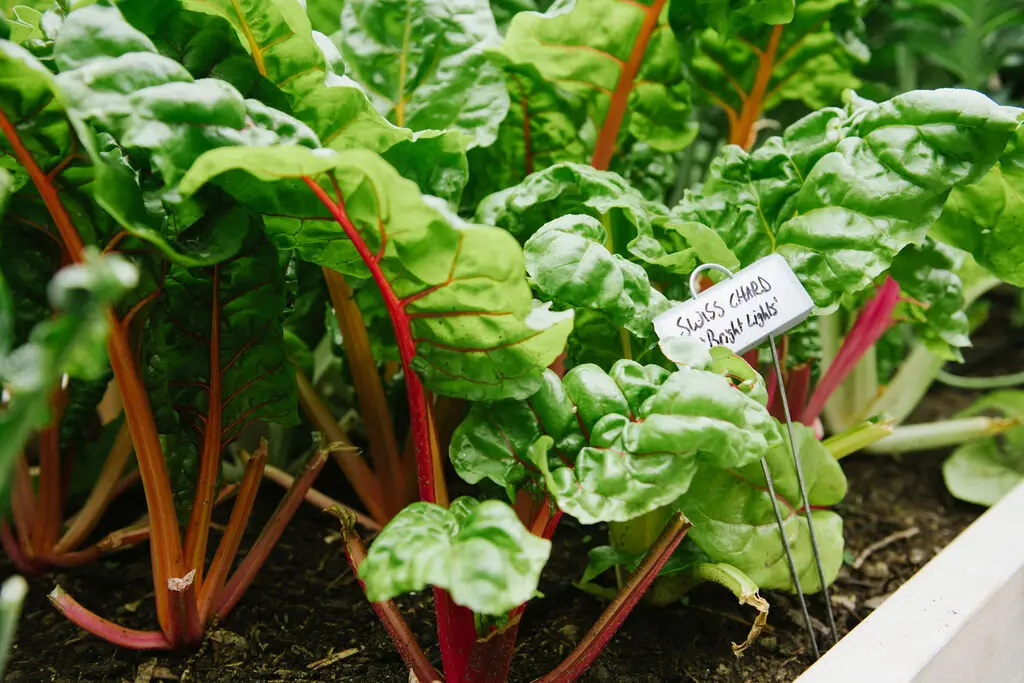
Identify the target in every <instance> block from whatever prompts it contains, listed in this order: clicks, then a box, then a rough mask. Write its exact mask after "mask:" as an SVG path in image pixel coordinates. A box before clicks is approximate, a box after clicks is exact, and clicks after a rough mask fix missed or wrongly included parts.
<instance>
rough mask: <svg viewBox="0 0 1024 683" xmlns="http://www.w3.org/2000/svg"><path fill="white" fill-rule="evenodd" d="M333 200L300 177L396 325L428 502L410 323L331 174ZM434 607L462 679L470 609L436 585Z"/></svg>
mask: <svg viewBox="0 0 1024 683" xmlns="http://www.w3.org/2000/svg"><path fill="white" fill-rule="evenodd" d="M331 180H332V182H333V183H334V189H335V195H336V197H335V199H331V197H330V195H328V194H327V191H326V190H324V188H323V187H321V186H320V184H319V183H317V182H316V181H315V180H313V179H312V178H309V177H304V178H303V181H304V182H305V183H306V185H307V186H308V187H309V189H310V190H312V192H313V194H315V195H316V196H317V198H318V199H319V200H320V202H321V203H322V204H323V205H324V206H325V207H326V208H327V210H328V211H329V212H330V214H331V216H332V217H333V218H334V220H335V221H337V223H338V225H340V226H341V228H342V230H344V231H345V235H346V236H347V237H348V238H349V240H350V241H351V242H352V245H353V246H354V247H355V248H356V251H357V252H358V253H359V257H360V258H361V259H362V260H363V263H365V264H366V267H367V269H369V271H370V275H371V276H372V277H373V281H374V283H375V284H376V285H377V288H378V289H379V290H380V293H381V296H382V297H383V298H384V305H385V307H386V308H387V310H388V315H389V316H390V318H391V326H392V327H393V328H394V330H395V340H396V341H397V343H398V352H399V355H400V356H401V359H402V371H403V375H404V377H405V388H406V393H407V394H408V401H409V421H410V424H411V429H412V439H413V443H414V445H415V454H416V474H417V480H418V482H419V493H420V499H421V500H423V501H426V502H428V503H437V502H438V493H437V489H438V486H437V482H435V479H434V461H433V450H432V448H431V438H430V424H429V418H428V411H427V399H426V394H425V392H424V388H423V384H422V382H421V381H420V378H419V375H417V374H416V373H415V372H413V370H412V360H413V358H414V357H415V355H416V345H415V343H414V342H413V336H412V328H411V325H410V320H409V315H408V313H406V310H405V304H404V303H403V301H402V300H400V299H399V298H398V296H397V295H396V294H395V292H394V290H393V289H392V287H391V283H390V282H388V279H387V277H386V276H385V275H384V271H383V270H382V269H381V265H380V259H381V256H382V255H383V254H384V250H383V249H380V250H379V251H378V253H376V254H374V253H372V252H371V251H370V248H369V247H368V246H367V244H366V241H365V240H364V239H363V237H362V235H361V234H360V232H359V230H358V229H357V228H356V226H355V225H354V224H353V223H352V221H351V219H350V218H349V216H348V213H347V212H346V211H345V205H344V199H343V197H342V196H341V192H340V189H339V188H338V185H337V183H336V182H334V178H333V176H332V177H331ZM381 240H382V241H384V242H383V243H384V244H386V240H387V235H386V234H385V233H383V232H382V233H381ZM434 608H435V611H436V613H437V636H438V641H439V643H440V647H441V656H442V659H443V663H444V668H445V672H446V673H447V675H448V677H449V678H451V679H452V680H455V681H459V680H462V675H463V673H464V672H465V670H466V667H467V666H468V664H469V655H470V650H471V649H472V645H473V643H474V642H475V640H476V629H475V626H474V620H473V614H472V613H471V612H470V611H469V610H467V609H464V608H462V607H459V606H458V605H456V604H455V603H453V602H452V600H451V598H450V596H448V594H447V593H446V592H445V591H443V590H440V589H437V590H435V591H434Z"/></svg>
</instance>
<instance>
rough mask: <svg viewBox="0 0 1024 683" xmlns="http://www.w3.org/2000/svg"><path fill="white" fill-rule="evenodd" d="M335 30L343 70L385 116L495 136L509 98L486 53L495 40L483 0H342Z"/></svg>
mask: <svg viewBox="0 0 1024 683" xmlns="http://www.w3.org/2000/svg"><path fill="white" fill-rule="evenodd" d="M338 36H339V41H340V47H341V53H342V56H343V58H344V61H345V64H346V66H347V73H348V75H349V76H350V77H352V78H354V79H355V80H356V81H358V82H359V83H360V84H361V85H362V86H363V87H364V88H365V90H366V92H367V93H368V94H369V97H370V99H371V101H372V102H373V103H374V105H375V106H376V108H377V110H378V111H379V112H380V113H381V114H384V115H385V116H386V117H387V118H388V119H389V120H391V121H392V122H394V123H395V124H397V125H399V126H405V127H407V128H410V129H412V130H415V131H420V130H447V129H455V130H458V131H461V132H462V133H464V134H465V135H466V136H468V137H469V139H470V143H469V146H470V147H476V146H484V147H486V146H487V145H490V144H491V143H492V142H494V140H495V138H496V137H497V128H498V124H499V123H501V120H502V119H503V118H505V114H506V113H507V112H508V103H509V98H508V92H507V91H506V90H505V80H504V75H503V74H502V71H501V68H500V67H498V66H497V65H495V64H493V63H491V62H490V61H489V60H488V59H487V57H486V55H485V51H486V50H487V49H488V48H493V47H496V46H497V44H498V42H499V40H500V37H499V35H498V29H497V26H496V25H495V23H494V16H493V15H492V14H491V8H490V6H489V5H488V3H487V0H349V1H348V2H346V3H345V7H344V9H343V10H342V13H341V31H340V32H339V34H338Z"/></svg>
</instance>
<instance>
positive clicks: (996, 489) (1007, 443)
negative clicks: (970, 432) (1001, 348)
mask: <svg viewBox="0 0 1024 683" xmlns="http://www.w3.org/2000/svg"><path fill="white" fill-rule="evenodd" d="M960 415H961V416H962V417H969V416H972V415H993V416H998V417H1006V418H1010V419H1015V420H1024V392H1021V391H994V392H992V393H990V394H988V395H987V396H984V397H983V398H981V399H980V400H978V401H977V402H975V403H974V404H973V405H972V406H971V407H970V408H968V409H967V410H965V411H963V412H962V413H961V414H960ZM942 476H943V478H944V479H945V480H946V487H947V488H948V489H949V492H950V493H952V494H953V495H954V496H956V497H957V498H959V499H960V500H966V501H967V502H968V503H975V504H977V505H995V504H996V503H997V502H999V499H1000V498H1002V497H1003V496H1004V495H1006V494H1007V493H1009V492H1010V491H1012V490H1013V489H1014V488H1015V487H1016V486H1017V485H1019V484H1020V483H1021V482H1022V481H1024V426H1017V427H1011V428H1010V429H1009V430H1007V431H1006V432H1003V434H1001V435H999V436H994V437H990V438H987V439H982V440H980V441H972V442H970V443H966V444H964V445H962V446H959V447H958V448H957V449H956V450H955V451H953V454H952V455H950V456H949V458H947V459H946V462H944V463H943V464H942Z"/></svg>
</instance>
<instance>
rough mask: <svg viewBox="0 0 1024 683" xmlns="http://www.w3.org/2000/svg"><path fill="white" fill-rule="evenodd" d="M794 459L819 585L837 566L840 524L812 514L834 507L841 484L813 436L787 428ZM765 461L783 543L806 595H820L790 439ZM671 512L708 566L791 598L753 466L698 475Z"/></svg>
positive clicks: (832, 516) (838, 471)
mask: <svg viewBox="0 0 1024 683" xmlns="http://www.w3.org/2000/svg"><path fill="white" fill-rule="evenodd" d="M793 429H794V432H795V435H796V439H797V451H798V453H799V455H800V462H801V464H802V466H803V472H804V478H805V481H806V482H807V495H808V499H809V500H810V504H811V506H812V508H814V510H813V512H812V515H813V517H814V528H815V531H816V532H817V538H818V544H819V548H820V550H821V559H822V563H823V564H824V569H825V579H826V581H829V582H831V581H833V580H834V579H835V576H836V574H837V573H838V571H839V567H840V565H841V564H842V560H843V521H842V518H840V517H839V515H838V514H836V513H834V512H832V511H830V510H827V509H819V507H820V508H825V507H828V506H832V505H835V504H836V503H838V502H839V501H841V500H842V499H843V496H844V495H846V478H845V477H844V476H843V471H842V468H840V466H839V463H838V462H836V460H835V459H834V458H833V457H832V456H831V455H830V454H829V452H828V450H826V449H825V448H824V447H823V446H822V445H821V443H820V442H819V441H818V440H817V439H816V438H815V436H814V430H813V429H811V428H809V427H805V426H804V425H801V424H794V425H793ZM781 431H782V432H783V441H782V442H781V443H778V444H777V445H775V446H774V448H772V449H771V450H770V451H769V452H768V454H767V459H768V466H769V468H770V469H771V472H772V478H773V480H774V483H775V491H776V497H777V498H778V500H779V504H780V507H781V509H782V513H783V520H784V522H783V526H784V528H785V529H786V538H787V539H788V540H789V545H790V548H791V549H792V551H793V558H794V560H795V562H796V566H797V571H798V574H799V577H800V585H801V587H802V588H803V589H804V590H805V591H818V590H820V589H821V586H820V585H819V584H820V582H819V580H818V574H817V569H816V567H815V564H814V557H813V554H812V552H811V544H810V535H809V532H808V529H807V520H806V518H805V517H804V514H803V511H802V510H800V509H799V508H800V503H799V501H800V489H799V487H798V485H797V481H796V470H795V468H794V466H793V455H792V453H791V452H790V449H789V437H788V436H787V435H786V434H785V433H784V432H785V430H781ZM676 506H677V507H678V508H679V510H680V511H682V513H683V514H684V515H686V517H687V518H688V519H690V521H692V522H693V529H691V530H690V533H689V537H690V539H691V540H692V541H693V542H694V543H696V544H697V546H698V547H699V548H700V549H701V550H703V551H704V552H705V553H707V554H708V556H710V557H711V558H712V560H714V561H715V562H726V563H728V564H731V565H733V566H734V567H736V568H737V569H739V570H740V571H742V572H743V573H745V574H747V575H748V576H749V577H750V578H751V579H753V581H754V583H756V584H757V585H758V586H760V587H761V588H782V589H787V590H792V579H791V578H790V575H789V567H788V564H787V562H786V555H785V551H784V550H783V547H782V543H781V542H780V541H779V529H778V526H777V524H776V520H775V513H774V512H773V510H772V504H771V500H770V499H769V497H768V493H767V491H766V483H765V480H764V474H763V472H762V469H761V465H760V463H757V462H755V463H752V464H748V465H746V466H743V467H735V468H710V467H705V468H701V469H699V470H698V472H697V474H696V476H695V477H694V479H693V482H692V483H691V484H690V487H689V489H688V490H687V491H686V492H685V493H684V494H683V495H682V496H681V497H680V498H679V500H678V501H677V502H676Z"/></svg>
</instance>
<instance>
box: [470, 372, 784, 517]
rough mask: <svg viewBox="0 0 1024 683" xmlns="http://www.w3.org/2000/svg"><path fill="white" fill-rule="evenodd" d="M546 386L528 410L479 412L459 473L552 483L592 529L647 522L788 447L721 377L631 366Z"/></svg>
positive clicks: (552, 380) (758, 409) (561, 502)
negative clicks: (699, 485) (712, 480)
mask: <svg viewBox="0 0 1024 683" xmlns="http://www.w3.org/2000/svg"><path fill="white" fill-rule="evenodd" d="M545 377H546V380H545V382H544V384H543V385H542V387H541V389H540V391H538V392H537V393H536V394H534V395H533V396H531V397H530V398H529V399H527V400H526V401H518V402H516V401H502V402H498V403H495V404H493V405H491V406H479V407H474V408H472V409H471V411H470V414H469V416H468V417H467V418H466V420H465V421H464V422H463V423H462V424H461V425H460V426H459V428H458V429H457V430H456V432H455V435H454V436H453V438H452V445H451V448H450V456H451V459H452V464H453V465H454V466H455V471H456V472H457V473H458V474H459V476H461V477H463V478H464V479H466V480H467V481H469V482H471V483H473V482H477V481H480V480H481V479H484V478H488V479H490V480H492V481H494V482H495V483H497V484H499V485H501V486H503V487H506V488H515V487H523V486H526V487H531V486H541V485H543V486H544V487H545V488H546V489H547V490H548V492H549V493H550V494H552V495H553V496H554V498H555V500H556V501H557V502H558V506H559V507H560V508H561V509H562V510H564V511H565V512H567V513H569V514H570V515H572V516H574V517H576V518H577V519H579V520H580V521H581V522H583V523H584V524H592V523H596V522H599V521H626V520H629V519H633V518H635V517H638V516H640V515H643V514H645V513H647V512H650V511H651V510H654V509H656V508H658V507H660V506H662V505H665V504H667V503H669V502H671V501H673V500H675V499H676V498H677V497H678V496H680V495H681V494H682V493H683V492H685V491H686V490H687V488H688V487H689V486H690V482H691V480H692V479H693V477H694V475H695V473H696V472H697V471H699V470H700V469H702V468H703V467H712V468H715V467H735V466H741V465H742V464H747V463H750V462H755V461H757V460H758V459H760V457H761V456H762V455H764V453H765V452H767V450H768V448H769V447H770V446H771V445H772V444H774V443H775V442H777V441H778V432H777V429H776V426H775V422H774V421H773V420H772V419H771V418H770V417H769V416H768V413H767V411H766V410H765V408H764V407H763V406H762V405H761V404H759V403H757V402H756V401H754V400H753V399H751V398H749V397H748V396H746V395H744V393H743V392H739V391H735V390H734V389H733V387H732V385H731V384H730V383H729V381H728V380H727V379H726V378H725V377H722V376H720V375H718V374H715V373H712V372H706V371H701V370H696V369H691V368H683V369H681V370H679V371H677V372H674V373H669V372H668V371H666V370H664V369H663V368H660V367H658V366H654V365H647V366H643V365H640V364H639V363H635V362H632V361H627V360H620V361H618V362H617V363H616V364H615V365H614V366H613V367H612V369H611V372H608V373H606V372H604V371H603V370H601V369H600V368H598V367H597V366H594V365H581V366H578V367H576V368H573V369H572V370H570V371H569V372H568V373H567V374H566V376H565V378H564V379H563V380H562V381H561V382H559V380H558V377H557V375H555V374H554V373H553V372H551V371H548V372H547V373H545Z"/></svg>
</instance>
